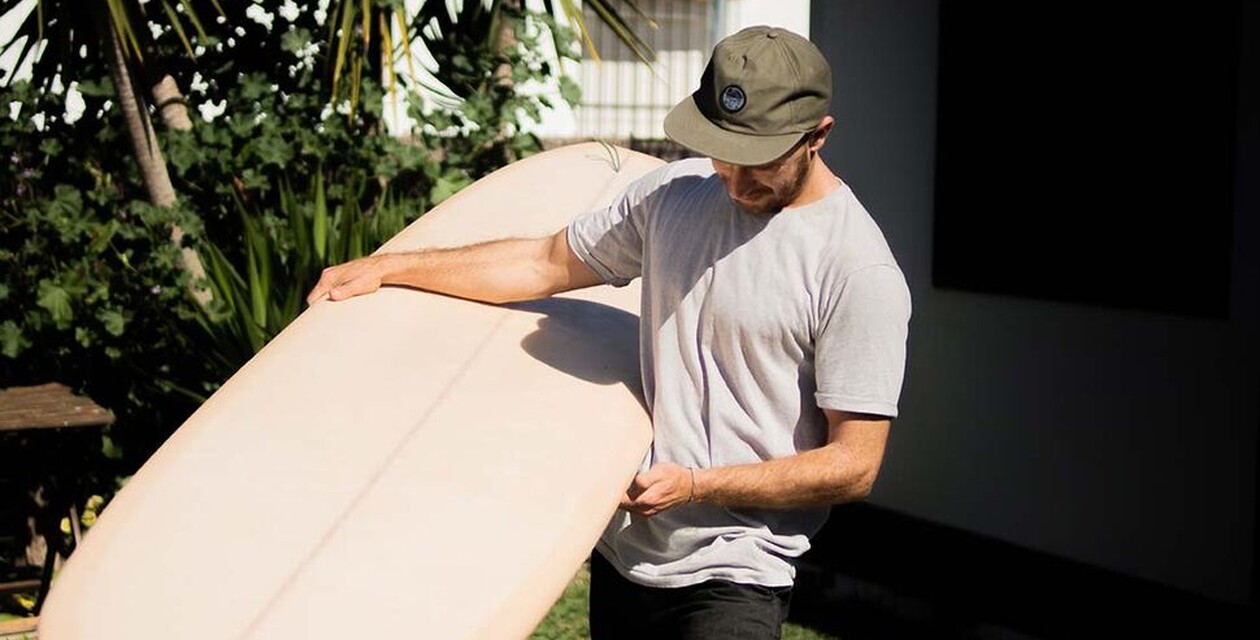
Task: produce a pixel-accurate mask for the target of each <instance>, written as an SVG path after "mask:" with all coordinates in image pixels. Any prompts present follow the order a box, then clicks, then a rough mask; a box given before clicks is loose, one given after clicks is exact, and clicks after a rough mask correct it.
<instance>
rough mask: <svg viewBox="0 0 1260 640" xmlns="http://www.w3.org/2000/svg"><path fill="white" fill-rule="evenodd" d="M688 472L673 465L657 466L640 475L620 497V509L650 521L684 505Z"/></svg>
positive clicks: (686, 494)
mask: <svg viewBox="0 0 1260 640" xmlns="http://www.w3.org/2000/svg"><path fill="white" fill-rule="evenodd" d="M687 474H689V472H688V471H687V469H686V468H684V467H680V466H678V465H676V464H668V463H665V464H659V465H655V466H653V467H652V468H651V469H649V470H648V471H647V472H645V473H640V474H638V475H636V476H635V477H634V480H632V481H631V482H630V486H629V487H628V488H627V489H626V493H625V495H623V496H622V497H621V501H620V506H621V508H622V509H625V510H626V511H629V512H631V513H636V514H639V515H641V516H647V517H651V516H654V515H656V514H658V513H661V512H662V511H666V510H668V509H671V508H673V507H675V506H677V505H679V504H682V503H684V502H686V501H687V497H688V493H687V490H688V485H687V484H686V483H685V482H683V481H682V480H683V479H684V478H685V477H686V478H688V479H689V476H688V475H687Z"/></svg>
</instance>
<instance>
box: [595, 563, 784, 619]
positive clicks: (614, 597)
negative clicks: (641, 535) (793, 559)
mask: <svg viewBox="0 0 1260 640" xmlns="http://www.w3.org/2000/svg"><path fill="white" fill-rule="evenodd" d="M791 593H792V588H791V587H777V588H771V587H762V586H758V585H747V584H738V583H735V582H728V581H726V580H709V581H707V582H702V583H700V584H697V585H693V586H689V587H679V588H676V589H658V588H653V587H644V586H641V585H638V584H635V583H633V582H630V581H629V580H626V579H625V578H623V577H622V576H621V574H620V573H618V572H617V570H616V569H615V568H613V566H612V565H611V564H609V563H608V561H607V560H605V559H604V558H603V556H601V555H600V554H599V553H598V552H596V553H592V554H591V602H590V621H591V640H621V639H623V638H624V639H625V640H702V639H705V640H707V639H710V638H714V639H717V638H721V639H722V640H778V638H779V636H780V633H781V631H782V627H783V621H784V620H785V619H787V614H788V605H789V602H790V600H791Z"/></svg>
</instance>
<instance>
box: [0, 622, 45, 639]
mask: <svg viewBox="0 0 1260 640" xmlns="http://www.w3.org/2000/svg"><path fill="white" fill-rule="evenodd" d="M38 625H39V618H34V617H31V618H16V619H13V620H3V621H0V638H7V637H9V636H16V637H19V638H20V637H22V634H27V637H32V638H33V637H34V633H35V628H36V627H37V626H38Z"/></svg>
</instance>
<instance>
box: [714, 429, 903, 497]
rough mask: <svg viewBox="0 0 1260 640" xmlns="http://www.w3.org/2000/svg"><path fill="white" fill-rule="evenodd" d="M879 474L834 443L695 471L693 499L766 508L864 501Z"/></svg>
mask: <svg viewBox="0 0 1260 640" xmlns="http://www.w3.org/2000/svg"><path fill="white" fill-rule="evenodd" d="M878 471H879V467H878V462H877V461H876V462H872V461H871V460H869V459H868V458H864V457H862V456H856V455H853V454H852V453H851V452H848V451H846V450H845V449H844V448H843V447H841V446H839V445H838V444H837V443H832V444H829V445H827V446H824V447H821V448H818V449H813V450H810V451H805V452H802V453H799V454H796V455H794V456H790V457H786V458H779V459H775V460H768V461H765V462H758V463H754V464H743V465H734V466H726V467H714V468H710V469H695V494H694V497H693V500H695V501H702V502H708V503H712V504H717V505H721V506H724V507H759V508H768V509H792V508H802V507H818V506H827V505H833V504H838V503H842V502H850V501H853V500H860V499H862V498H865V497H866V496H867V495H869V494H870V491H871V487H872V486H873V485H874V483H875V477H876V475H877V474H878Z"/></svg>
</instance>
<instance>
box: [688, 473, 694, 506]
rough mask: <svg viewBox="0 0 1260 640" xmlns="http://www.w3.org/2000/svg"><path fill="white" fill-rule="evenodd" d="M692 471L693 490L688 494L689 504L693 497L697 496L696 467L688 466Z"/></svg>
mask: <svg viewBox="0 0 1260 640" xmlns="http://www.w3.org/2000/svg"><path fill="white" fill-rule="evenodd" d="M687 470H688V471H690V472H691V491H690V492H689V493H688V494H687V504H691V499H692V498H694V497H696V469H695V467H687Z"/></svg>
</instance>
